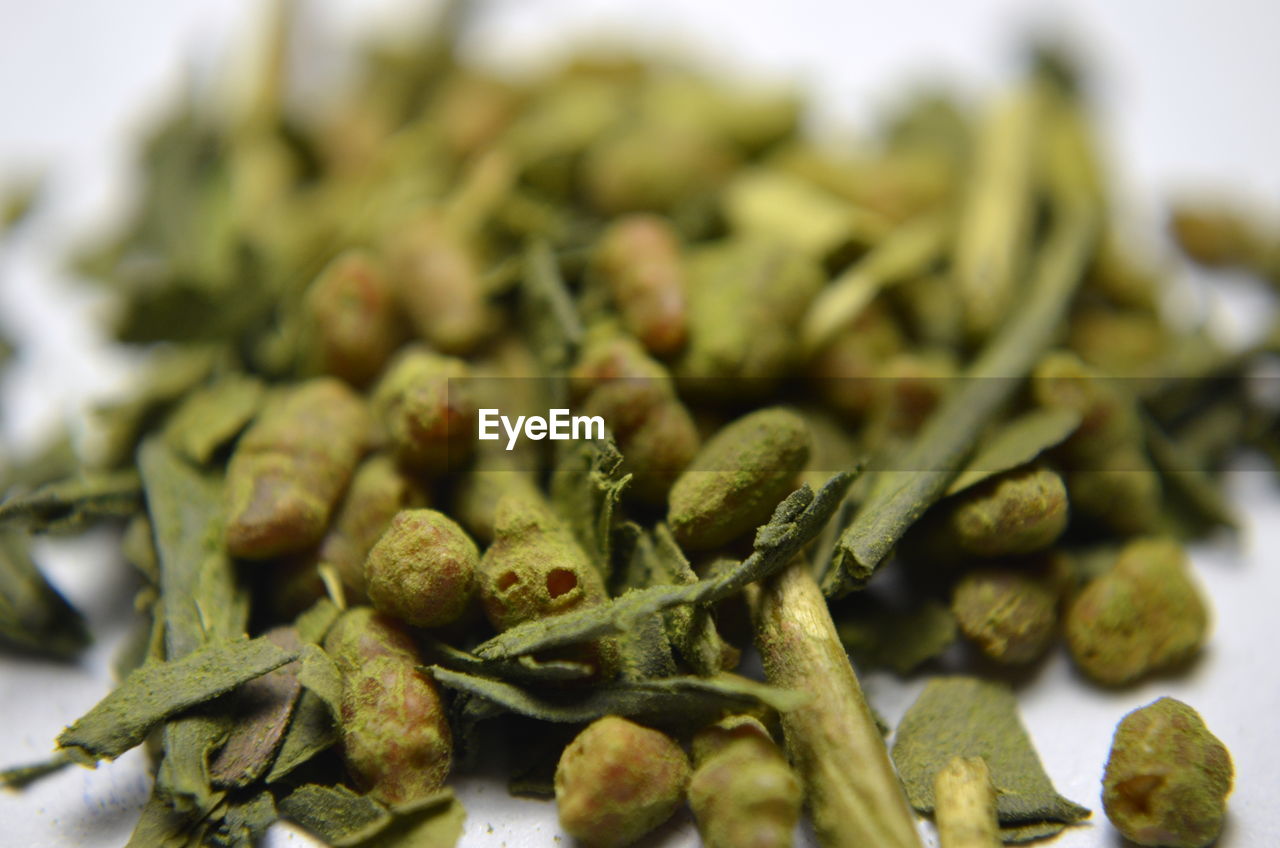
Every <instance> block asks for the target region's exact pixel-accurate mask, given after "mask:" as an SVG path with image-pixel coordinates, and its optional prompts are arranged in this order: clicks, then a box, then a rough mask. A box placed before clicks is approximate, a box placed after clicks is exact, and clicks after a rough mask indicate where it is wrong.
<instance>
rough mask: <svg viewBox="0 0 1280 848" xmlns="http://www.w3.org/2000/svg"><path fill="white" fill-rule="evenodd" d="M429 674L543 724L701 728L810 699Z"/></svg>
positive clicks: (664, 683)
mask: <svg viewBox="0 0 1280 848" xmlns="http://www.w3.org/2000/svg"><path fill="white" fill-rule="evenodd" d="M431 674H432V676H433V677H435V679H436V680H437V681H439V682H440V683H441V684H443V685H445V686H447V687H449V688H450V689H454V690H456V691H459V692H466V693H468V694H470V695H474V696H476V697H478V698H482V699H484V700H486V701H488V702H490V703H492V704H494V705H497V706H499V707H501V708H502V709H504V710H507V711H509V712H513V713H515V714H517V715H522V716H528V717H529V718H536V719H539V720H540V721H552V722H570V723H585V722H589V721H594V720H595V719H598V718H600V717H602V716H606V715H620V716H628V717H632V718H641V719H644V720H646V721H651V722H656V723H668V724H670V723H673V722H674V723H676V724H698V723H700V722H703V721H707V720H714V719H715V718H716V717H718V716H720V715H722V714H723V713H724V712H725V711H733V710H737V711H739V712H741V711H743V710H749V709H754V708H756V707H759V706H760V705H762V704H763V705H765V706H769V707H772V708H773V709H775V710H778V711H779V712H785V711H787V710H790V709H794V708H795V707H797V706H799V705H801V704H803V703H804V702H805V701H806V700H807V699H808V696H807V695H805V694H804V693H801V692H791V691H788V690H785V689H778V688H775V687H773V686H768V685H766V684H764V683H757V682H756V681H754V680H748V679H747V678H745V677H738V676H736V675H723V674H722V675H717V676H715V677H668V678H664V679H655V680H625V681H617V682H615V683H612V684H607V685H603V686H599V687H592V688H588V689H585V690H584V691H583V692H582V694H581V695H580V696H579V697H578V698H573V699H570V698H566V697H554V698H553V697H549V696H543V695H539V694H536V693H534V692H532V691H530V690H527V689H522V688H520V687H519V686H516V685H514V684H511V683H504V682H502V681H500V680H492V679H489V678H485V677H476V676H473V675H470V674H463V673H462V672H458V671H450V670H449V669H446V668H441V667H440V666H432V668H431Z"/></svg>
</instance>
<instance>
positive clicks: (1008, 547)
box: [945, 465, 1068, 557]
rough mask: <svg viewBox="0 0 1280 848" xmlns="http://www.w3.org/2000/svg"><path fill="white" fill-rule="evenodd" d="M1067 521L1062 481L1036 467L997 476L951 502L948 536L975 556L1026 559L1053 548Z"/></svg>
mask: <svg viewBox="0 0 1280 848" xmlns="http://www.w3.org/2000/svg"><path fill="white" fill-rule="evenodd" d="M1067 518H1068V509H1067V489H1066V486H1065V485H1064V484H1063V482H1062V478H1061V477H1059V476H1058V475H1057V473H1056V472H1054V471H1053V470H1051V469H1049V468H1045V467H1044V466H1038V465H1033V466H1029V467H1026V468H1021V469H1018V470H1015V471H1010V472H1007V473H1005V474H999V475H996V476H995V477H993V478H991V479H990V480H985V481H983V482H982V483H979V484H978V485H976V486H973V487H972V488H970V489H966V490H965V491H964V492H962V493H960V494H959V495H957V496H956V497H955V498H953V499H952V500H951V502H949V503H948V504H947V516H946V531H945V532H946V534H947V537H948V539H951V540H954V543H955V544H956V545H957V546H958V547H959V548H961V549H962V550H963V551H965V552H966V553H969V554H972V555H974V556H983V557H996V556H1007V555H1014V554H1027V553H1032V552H1034V551H1039V550H1043V549H1044V548H1047V547H1048V546H1049V545H1051V544H1053V543H1054V541H1055V540H1057V538H1058V537H1059V536H1061V535H1062V531H1063V530H1065V529H1066V527H1067Z"/></svg>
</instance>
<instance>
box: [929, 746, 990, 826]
mask: <svg viewBox="0 0 1280 848" xmlns="http://www.w3.org/2000/svg"><path fill="white" fill-rule="evenodd" d="M933 796H934V799H935V800H934V812H933V818H934V824H936V825H937V827H938V843H939V844H940V845H941V848H999V846H1000V844H1001V843H1000V825H999V823H998V822H997V821H996V790H995V787H994V786H993V785H992V783H991V771H990V769H988V768H987V762H986V760H984V759H982V758H981V757H956V758H954V759H952V760H951V762H949V763H947V765H946V768H943V769H942V770H940V771H939V772H938V773H937V774H936V775H935V776H934V778H933Z"/></svg>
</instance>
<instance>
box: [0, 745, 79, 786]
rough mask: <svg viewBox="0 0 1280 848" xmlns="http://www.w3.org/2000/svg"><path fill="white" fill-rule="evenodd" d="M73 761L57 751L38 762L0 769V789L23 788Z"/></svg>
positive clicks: (56, 771) (58, 770)
mask: <svg viewBox="0 0 1280 848" xmlns="http://www.w3.org/2000/svg"><path fill="white" fill-rule="evenodd" d="M73 762H75V761H74V760H72V759H71V757H69V756H67V755H66V754H62V753H59V754H54V755H53V756H52V757H49V758H48V759H46V760H42V761H40V762H38V763H28V764H26V765H23V766H10V767H9V768H7V769H0V789H25V788H26V787H28V786H30V785H31V784H33V783H35V782H36V781H38V780H40V778H42V777H48V776H49V775H51V774H56V773H58V772H60V771H62V770H63V769H64V768H66V767H67V766H69V765H71V764H72V763H73Z"/></svg>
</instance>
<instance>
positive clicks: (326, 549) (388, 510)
mask: <svg viewBox="0 0 1280 848" xmlns="http://www.w3.org/2000/svg"><path fill="white" fill-rule="evenodd" d="M426 503H427V493H426V492H425V491H423V489H422V487H421V486H420V485H419V484H418V483H417V481H415V480H414V479H413V478H412V477H410V476H408V475H407V474H405V473H404V471H402V470H401V469H400V468H399V466H397V465H396V463H395V462H394V461H393V460H392V459H391V457H389V456H387V455H386V454H381V453H380V454H375V455H374V456H371V457H369V458H368V459H366V460H365V461H364V462H362V463H360V467H358V468H357V469H356V473H355V476H354V477H352V478H351V485H350V486H349V487H348V488H347V493H346V495H344V496H343V498H342V503H341V504H340V505H339V506H338V511H337V513H336V514H335V515H334V517H333V525H332V526H331V527H330V528H329V532H328V533H326V534H325V537H324V541H323V542H321V543H320V551H319V555H318V559H319V561H320V562H325V563H329V564H330V565H332V566H333V567H334V569H336V570H337V572H338V576H339V577H340V578H341V579H342V585H343V587H344V588H345V590H346V592H347V602H348V603H357V604H359V603H364V602H365V599H366V594H365V580H364V561H365V557H367V556H368V555H369V550H370V548H372V547H373V546H374V544H375V543H376V542H377V541H378V539H379V538H380V537H381V536H382V533H383V531H384V530H386V529H387V525H388V524H390V523H391V519H393V518H395V516H396V513H398V512H400V510H402V509H414V508H417V507H422V506H425V505H426Z"/></svg>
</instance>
